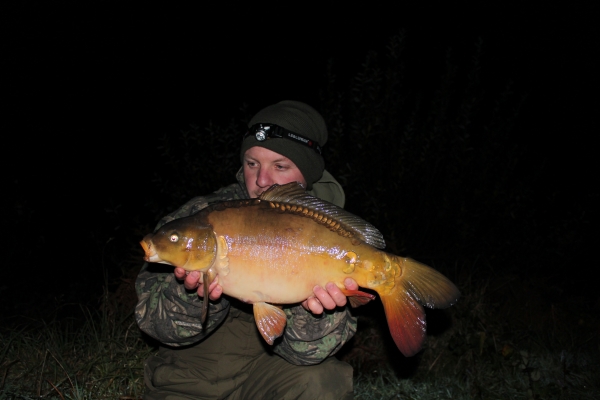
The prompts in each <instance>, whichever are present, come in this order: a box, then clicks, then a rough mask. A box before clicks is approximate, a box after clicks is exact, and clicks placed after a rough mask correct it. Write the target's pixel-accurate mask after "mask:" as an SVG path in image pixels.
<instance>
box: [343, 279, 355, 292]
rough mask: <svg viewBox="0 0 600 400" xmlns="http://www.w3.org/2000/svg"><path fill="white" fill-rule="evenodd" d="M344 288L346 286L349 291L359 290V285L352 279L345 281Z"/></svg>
mask: <svg viewBox="0 0 600 400" xmlns="http://www.w3.org/2000/svg"><path fill="white" fill-rule="evenodd" d="M344 286H346V289H348V290H358V283H356V281H355V280H354V279H352V278H346V279H344Z"/></svg>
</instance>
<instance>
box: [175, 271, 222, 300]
mask: <svg viewBox="0 0 600 400" xmlns="http://www.w3.org/2000/svg"><path fill="white" fill-rule="evenodd" d="M173 272H174V274H175V277H176V278H177V279H179V280H182V281H183V286H184V287H185V288H186V289H188V290H194V289H196V288H197V289H198V290H197V292H198V296H200V297H204V285H203V284H202V282H201V281H200V276H201V273H200V271H190V272H188V271H186V270H185V269H183V268H175V270H174V271H173ZM222 294H223V288H222V287H221V285H219V277H218V276H217V277H216V278H215V279H214V280H213V281H212V282H211V283H210V286H209V287H208V298H209V299H211V300H213V301H215V300H218V299H219V298H220V297H221V295H222Z"/></svg>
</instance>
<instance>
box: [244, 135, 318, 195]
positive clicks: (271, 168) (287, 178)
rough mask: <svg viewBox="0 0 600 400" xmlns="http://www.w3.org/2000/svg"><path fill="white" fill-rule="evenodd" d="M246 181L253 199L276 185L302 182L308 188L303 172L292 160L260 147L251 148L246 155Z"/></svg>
mask: <svg viewBox="0 0 600 400" xmlns="http://www.w3.org/2000/svg"><path fill="white" fill-rule="evenodd" d="M244 180H245V181H246V189H248V194H250V197H252V198H255V197H258V196H260V194H261V193H262V192H264V191H265V190H267V189H268V188H269V187H271V185H274V184H276V183H277V184H279V185H284V184H286V183H290V182H300V183H301V184H302V185H304V187H306V180H304V176H302V172H300V170H299V169H298V167H297V166H296V164H294V162H293V161H292V160H290V159H289V158H287V157H285V156H282V155H281V154H279V153H275V152H274V151H272V150H269V149H265V148H264V147H260V146H254V147H250V148H249V149H248V150H246V152H245V153H244Z"/></svg>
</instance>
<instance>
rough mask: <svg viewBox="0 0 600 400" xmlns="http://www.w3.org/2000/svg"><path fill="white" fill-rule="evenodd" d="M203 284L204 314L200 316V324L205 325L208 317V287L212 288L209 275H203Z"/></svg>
mask: <svg viewBox="0 0 600 400" xmlns="http://www.w3.org/2000/svg"><path fill="white" fill-rule="evenodd" d="M202 284H203V285H204V296H203V297H202V314H201V315H200V323H201V324H202V325H204V322H205V321H206V317H207V316H208V287H209V286H210V281H209V276H208V274H207V273H202Z"/></svg>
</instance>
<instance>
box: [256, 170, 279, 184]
mask: <svg viewBox="0 0 600 400" xmlns="http://www.w3.org/2000/svg"><path fill="white" fill-rule="evenodd" d="M273 183H275V182H273V177H272V176H271V174H270V173H269V171H268V170H267V169H265V168H260V170H259V171H258V174H257V175H256V186H258V187H261V188H267V187H270V186H271V185H273Z"/></svg>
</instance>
